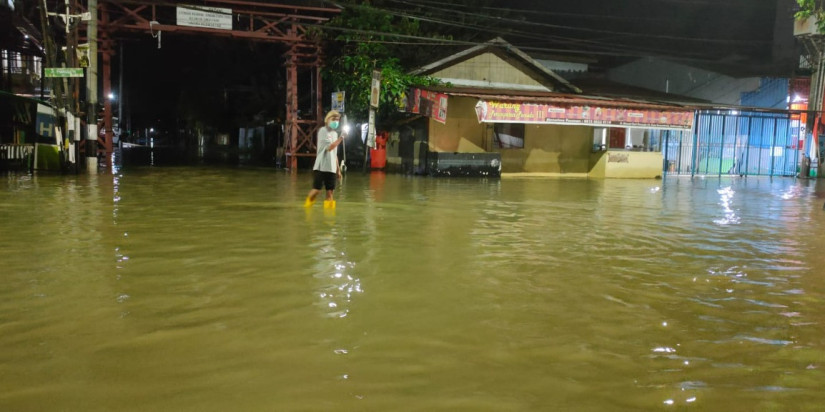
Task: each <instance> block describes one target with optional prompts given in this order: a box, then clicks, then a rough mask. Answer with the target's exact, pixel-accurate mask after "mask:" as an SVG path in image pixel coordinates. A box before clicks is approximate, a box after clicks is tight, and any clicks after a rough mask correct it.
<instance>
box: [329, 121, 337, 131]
mask: <svg viewBox="0 0 825 412" xmlns="http://www.w3.org/2000/svg"><path fill="white" fill-rule="evenodd" d="M329 127H331V128H333V129H337V128H338V121H337V120H333V121H331V122H329Z"/></svg>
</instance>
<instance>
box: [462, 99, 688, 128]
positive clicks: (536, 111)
mask: <svg viewBox="0 0 825 412" xmlns="http://www.w3.org/2000/svg"><path fill="white" fill-rule="evenodd" d="M476 116H478V121H479V123H482V122H483V123H537V124H587V125H593V126H648V127H658V128H666V129H684V130H690V129H691V128H692V127H693V111H688V110H681V111H679V110H675V111H663V110H637V109H625V108H620V107H600V106H589V105H572V104H571V105H555V104H532V103H506V102H496V101H485V100H479V102H478V104H476Z"/></svg>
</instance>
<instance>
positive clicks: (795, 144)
mask: <svg viewBox="0 0 825 412" xmlns="http://www.w3.org/2000/svg"><path fill="white" fill-rule="evenodd" d="M791 126H792V124H791V114H790V113H788V137H789V138H791V139H793V141H792V142H791V146H792V147H795V148H796V155H795V156H794V165H795V167H791V170H794V174H793V177H794V179H796V178H797V177H802V176H801V175H800V173H801V172H802V167H801V165H800V164H799V152H800V148H799V135H798V134H797V135H796V136H794V134H793V133H791ZM798 130H799V129H797V133H799V131H798ZM797 167H799V171H800V173H797V172H796V168H797Z"/></svg>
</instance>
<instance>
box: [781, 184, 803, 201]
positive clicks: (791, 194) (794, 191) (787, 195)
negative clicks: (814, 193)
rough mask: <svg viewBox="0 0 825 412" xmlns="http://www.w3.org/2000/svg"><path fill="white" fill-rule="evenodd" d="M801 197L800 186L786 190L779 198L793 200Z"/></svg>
mask: <svg viewBox="0 0 825 412" xmlns="http://www.w3.org/2000/svg"><path fill="white" fill-rule="evenodd" d="M801 195H802V188H801V187H800V186H791V187H789V188H788V190H786V191H784V192H782V195H781V196H780V197H781V198H782V199H783V200H788V199H793V198H796V197H800V196H801Z"/></svg>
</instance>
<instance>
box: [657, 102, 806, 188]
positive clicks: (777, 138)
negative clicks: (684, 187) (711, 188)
mask: <svg viewBox="0 0 825 412" xmlns="http://www.w3.org/2000/svg"><path fill="white" fill-rule="evenodd" d="M653 133H656V134H658V136H656V138H657V139H658V141H659V142H661V145H662V153H663V155H664V173H666V174H667V173H670V174H682V175H685V174H688V175H711V176H712V175H717V176H722V175H740V176H754V175H757V176H758V175H761V176H795V175H796V174H797V166H798V164H799V159H800V158H799V156H800V147H799V141H800V140H799V136H798V133H799V127H798V121H797V120H792V118H791V115H790V114H788V113H760V112H742V113H739V112H736V111H729V112H721V111H700V112H697V114H696V122H695V126H694V128H693V130H691V131H676V130H658V131H654V132H653Z"/></svg>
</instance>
